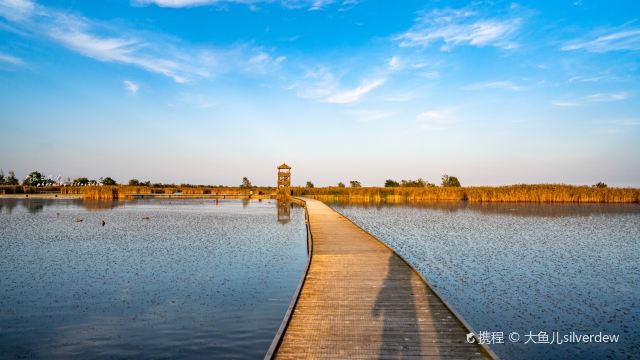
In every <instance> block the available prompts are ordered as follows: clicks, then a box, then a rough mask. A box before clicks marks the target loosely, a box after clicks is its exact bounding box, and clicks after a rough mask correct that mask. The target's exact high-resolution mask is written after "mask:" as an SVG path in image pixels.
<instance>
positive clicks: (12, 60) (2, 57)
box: [0, 52, 25, 66]
mask: <svg viewBox="0 0 640 360" xmlns="http://www.w3.org/2000/svg"><path fill="white" fill-rule="evenodd" d="M0 62H3V63H6V64H9V65H14V66H24V65H25V62H24V61H23V60H22V59H20V58H17V57H15V56H13V55H9V54H5V53H1V52H0Z"/></svg>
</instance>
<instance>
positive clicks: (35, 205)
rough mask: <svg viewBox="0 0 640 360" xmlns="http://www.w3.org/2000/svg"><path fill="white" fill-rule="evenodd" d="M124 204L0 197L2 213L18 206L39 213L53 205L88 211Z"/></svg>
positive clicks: (103, 201)
mask: <svg viewBox="0 0 640 360" xmlns="http://www.w3.org/2000/svg"><path fill="white" fill-rule="evenodd" d="M124 204H125V201H118V200H113V201H110V200H85V199H42V198H18V199H12V198H5V199H0V213H2V212H4V211H6V212H7V213H9V214H11V213H12V212H13V210H14V209H15V208H16V207H18V206H19V207H21V208H24V209H26V210H27V211H28V212H29V213H31V214H37V213H40V212H42V211H43V210H45V209H46V208H47V207H51V206H70V207H81V208H83V209H85V210H88V211H102V210H111V209H113V208H116V207H118V206H123V205H124Z"/></svg>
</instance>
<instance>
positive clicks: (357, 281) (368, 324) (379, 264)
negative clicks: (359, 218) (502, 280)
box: [275, 199, 492, 359]
mask: <svg viewBox="0 0 640 360" xmlns="http://www.w3.org/2000/svg"><path fill="white" fill-rule="evenodd" d="M304 200H305V202H306V207H307V211H308V216H309V223H310V230H311V234H312V238H313V257H312V260H311V264H310V267H309V271H308V273H307V276H306V279H305V282H304V285H303V286H302V289H301V292H300V296H299V297H298V301H297V303H296V305H295V308H294V310H293V313H292V315H291V318H290V320H289V323H288V326H287V328H286V330H285V332H284V335H283V337H282V340H281V343H280V344H279V346H278V347H277V350H276V353H275V358H277V359H302V358H305V359H372V358H379V359H397V358H428V359H443V358H446V359H486V358H490V357H491V355H492V354H490V353H488V352H487V351H486V350H485V349H484V348H482V347H480V346H478V345H477V344H468V343H467V342H466V341H465V339H466V333H467V329H466V328H465V326H464V325H463V323H462V322H461V321H460V320H459V319H458V318H457V317H456V316H455V315H454V314H453V313H452V312H451V310H449V308H448V307H447V306H446V305H445V304H444V303H443V302H442V300H440V298H439V297H438V296H436V294H434V293H433V291H431V289H430V288H429V287H428V286H427V285H426V284H425V282H424V281H423V280H422V278H421V277H420V276H419V275H418V274H417V273H416V272H415V271H414V270H413V269H412V268H411V267H410V266H409V265H407V264H406V263H405V262H404V260H402V259H401V258H400V257H399V256H398V255H397V254H395V253H394V252H393V251H391V250H390V249H389V248H388V247H386V246H385V245H384V244H382V243H381V242H380V241H378V240H377V239H376V238H375V237H373V236H372V235H370V234H369V233H367V232H365V231H364V230H362V229H361V228H359V227H358V226H356V225H354V224H353V223H352V222H351V221H349V220H348V219H346V218H345V217H343V216H342V215H340V214H339V213H337V212H336V211H334V210H333V209H331V208H330V207H328V206H327V205H325V204H323V203H322V202H320V201H317V200H311V199H304Z"/></svg>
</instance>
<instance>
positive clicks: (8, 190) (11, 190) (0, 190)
mask: <svg viewBox="0 0 640 360" xmlns="http://www.w3.org/2000/svg"><path fill="white" fill-rule="evenodd" d="M59 190H60V187H59V186H28V185H0V195H2V194H41V193H51V192H58V191H59Z"/></svg>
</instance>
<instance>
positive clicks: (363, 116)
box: [350, 109, 391, 122]
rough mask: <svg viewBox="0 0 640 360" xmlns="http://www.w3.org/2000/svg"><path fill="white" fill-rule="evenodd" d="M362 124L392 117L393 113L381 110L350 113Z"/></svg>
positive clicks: (362, 110)
mask: <svg viewBox="0 0 640 360" xmlns="http://www.w3.org/2000/svg"><path fill="white" fill-rule="evenodd" d="M350 113H351V114H352V115H353V116H355V118H356V119H357V120H358V121H360V122H369V121H375V120H381V119H385V118H388V117H389V116H391V113H388V112H385V111H381V110H365V109H361V110H353V111H351V112H350Z"/></svg>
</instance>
